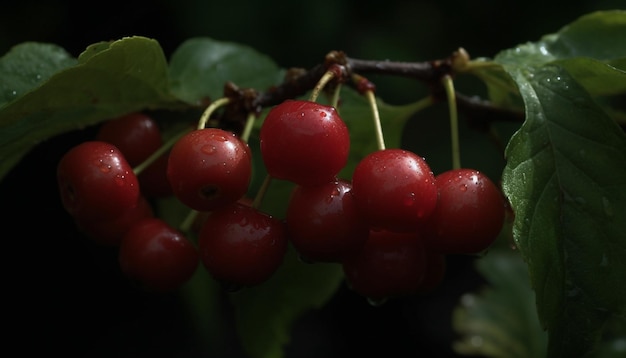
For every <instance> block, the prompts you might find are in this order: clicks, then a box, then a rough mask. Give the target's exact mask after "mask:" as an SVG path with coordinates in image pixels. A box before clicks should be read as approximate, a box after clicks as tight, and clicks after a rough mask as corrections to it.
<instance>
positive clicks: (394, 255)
mask: <svg viewBox="0 0 626 358" xmlns="http://www.w3.org/2000/svg"><path fill="white" fill-rule="evenodd" d="M342 269H343V272H344V273H345V275H346V280H347V283H348V285H349V286H350V288H351V289H352V290H354V291H355V292H357V293H359V294H361V295H363V296H365V297H367V298H368V299H370V300H373V301H375V302H380V301H383V300H385V299H387V298H392V297H398V296H405V295H411V294H414V293H417V292H418V289H419V287H420V284H421V283H422V281H423V279H424V273H425V270H426V252H425V249H424V245H423V242H422V241H421V239H420V237H419V235H418V234H417V233H416V232H411V233H398V232H391V231H387V230H381V231H379V230H372V231H371V232H370V237H369V239H368V240H367V242H366V243H365V246H363V248H362V249H361V250H360V251H359V252H357V253H356V254H355V255H352V256H350V257H348V258H347V259H346V260H344V262H343V263H342Z"/></svg>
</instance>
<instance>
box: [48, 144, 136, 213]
mask: <svg viewBox="0 0 626 358" xmlns="http://www.w3.org/2000/svg"><path fill="white" fill-rule="evenodd" d="M57 184H58V188H59V193H60V195H61V201H62V203H63V207H64V208H65V210H67V212H68V213H70V215H72V216H74V217H75V218H81V219H85V220H93V219H99V220H110V219H112V218H114V217H116V216H118V215H119V213H120V212H124V211H126V210H128V209H129V208H132V207H134V206H136V205H137V203H138V200H139V197H140V189H139V182H138V180H137V176H136V175H135V174H134V173H133V170H132V168H131V166H130V165H129V164H128V162H127V161H126V159H125V157H124V156H123V154H122V152H120V150H119V149H118V148H117V147H116V146H114V145H112V144H110V143H106V142H102V141H87V142H83V143H81V144H78V145H76V146H75V147H73V148H72V149H70V150H69V151H68V152H67V153H65V154H64V155H63V157H62V158H61V160H60V161H59V164H58V165H57Z"/></svg>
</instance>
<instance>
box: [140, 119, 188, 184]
mask: <svg viewBox="0 0 626 358" xmlns="http://www.w3.org/2000/svg"><path fill="white" fill-rule="evenodd" d="M191 131H192V129H186V130H184V131H181V132H180V133H178V134H176V135H175V136H173V137H172V138H170V139H169V140H168V141H167V142H165V143H164V144H163V145H162V146H161V147H160V148H159V149H157V150H155V151H154V153H152V154H151V155H150V156H149V157H148V158H146V160H144V161H143V162H141V163H140V164H139V165H137V166H136V167H134V168H133V173H135V175H139V174H141V172H143V171H144V170H145V169H146V168H147V167H148V166H150V164H152V163H154V162H155V161H156V160H157V159H159V157H160V156H162V155H163V154H165V152H167V151H168V150H170V148H172V146H174V144H176V142H177V141H178V140H179V139H180V138H182V137H183V136H184V135H185V134H187V133H189V132H191Z"/></svg>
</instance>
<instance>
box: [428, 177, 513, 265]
mask: <svg viewBox="0 0 626 358" xmlns="http://www.w3.org/2000/svg"><path fill="white" fill-rule="evenodd" d="M436 179H437V187H438V190H439V201H438V203H437V207H436V208H435V211H434V212H433V214H432V215H431V217H430V218H429V222H428V229H429V231H430V233H429V235H427V236H426V237H425V239H426V242H427V245H428V247H429V248H431V249H432V250H435V251H439V252H442V253H448V254H452V253H454V254H475V253H479V252H481V251H483V250H485V249H487V248H488V247H489V246H490V245H491V244H492V243H493V241H494V240H495V239H496V238H497V237H498V235H499V233H500V231H501V230H502V226H503V224H504V218H505V213H506V203H505V200H504V197H503V195H502V193H501V191H500V189H499V188H498V187H497V186H496V185H495V184H494V183H493V182H492V181H491V179H489V178H488V177H487V176H486V175H484V174H483V173H481V172H480V171H477V170H473V169H457V170H449V171H446V172H443V173H441V174H439V175H437V177H436Z"/></svg>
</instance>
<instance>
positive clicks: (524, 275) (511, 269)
mask: <svg viewBox="0 0 626 358" xmlns="http://www.w3.org/2000/svg"><path fill="white" fill-rule="evenodd" d="M476 266H477V270H478V272H480V273H481V274H482V275H483V276H484V277H485V278H486V279H487V282H488V285H487V286H486V287H485V288H483V289H481V290H480V291H479V292H476V293H466V294H464V295H463V296H462V297H461V300H460V304H459V305H458V306H457V307H455V309H454V311H453V315H452V324H453V328H454V330H455V331H456V332H457V333H459V334H460V336H461V338H460V339H459V340H458V341H457V342H455V343H454V345H453V348H454V350H455V351H456V352H457V353H459V354H465V355H480V356H484V357H494V358H538V357H544V356H545V351H546V343H547V335H546V334H545V332H543V331H542V329H541V326H540V324H539V319H538V317H537V311H536V308H535V294H534V292H533V291H532V289H531V288H530V285H529V282H528V269H527V267H526V264H525V263H524V261H523V260H522V258H521V255H520V254H519V253H518V252H512V251H510V250H509V251H505V250H503V249H499V250H495V251H490V252H489V253H488V254H487V255H485V256H484V257H482V258H481V259H479V260H477V261H476Z"/></svg>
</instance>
